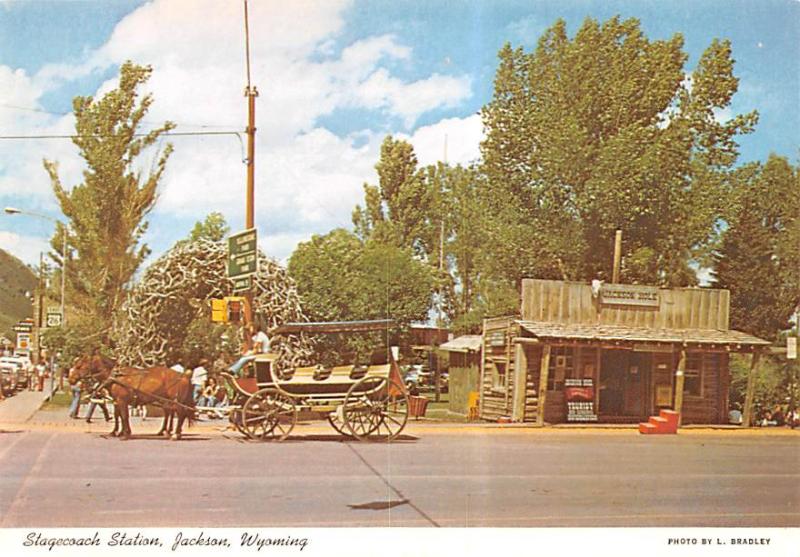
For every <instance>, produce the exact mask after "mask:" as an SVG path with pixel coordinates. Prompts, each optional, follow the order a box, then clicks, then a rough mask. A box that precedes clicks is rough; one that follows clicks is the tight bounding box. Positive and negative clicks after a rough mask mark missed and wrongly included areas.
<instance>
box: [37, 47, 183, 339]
mask: <svg viewBox="0 0 800 557" xmlns="http://www.w3.org/2000/svg"><path fill="white" fill-rule="evenodd" d="M151 71H152V70H151V68H150V67H147V66H137V65H135V64H133V63H131V62H126V63H124V64H123V65H122V67H121V68H120V77H119V84H118V86H117V88H115V89H114V90H112V91H110V92H108V93H106V94H105V95H103V97H102V98H101V99H99V100H96V99H94V98H92V97H76V98H75V100H74V101H73V110H74V114H75V132H76V133H75V137H74V139H73V143H74V144H75V145H76V146H77V147H78V149H79V152H80V155H81V157H83V159H84V161H85V163H86V170H84V173H83V177H84V179H83V182H82V183H79V184H76V185H75V186H73V187H72V188H65V187H64V186H63V185H62V183H61V180H60V178H59V175H58V163H57V162H53V161H48V160H45V161H44V167H45V170H46V171H47V172H48V174H49V175H50V179H51V181H52V187H53V191H54V193H55V195H56V198H57V199H58V202H59V204H60V206H61V210H62V212H63V213H64V215H65V216H66V217H67V219H69V223H70V234H69V246H70V249H71V250H74V259H73V260H72V261H69V262H68V269H69V271H68V276H67V279H68V286H69V288H68V291H69V299H70V300H71V305H73V306H74V307H76V308H79V309H78V310H76V311H77V312H78V314H77V315H76V317H77V319H78V321H79V322H81V323H83V324H84V325H86V326H85V327H84V328H85V329H89V330H91V329H93V331H94V332H93V333H91V334H90V336H93V337H97V338H98V339H100V340H101V342H103V343H107V342H108V335H107V332H108V330H109V328H110V325H111V322H112V317H113V315H114V312H115V311H116V309H117V308H118V307H119V306H120V304H121V303H122V302H123V300H124V298H125V294H126V287H127V285H128V284H129V282H130V280H131V278H132V277H133V275H134V273H135V272H136V270H137V269H138V268H139V266H140V265H141V263H142V261H143V260H144V259H145V258H146V257H147V256H148V254H149V253H150V251H149V249H148V248H147V246H146V245H144V244H142V243H141V238H142V235H143V234H144V233H145V231H146V229H147V223H146V221H145V220H144V217H145V216H146V215H147V213H148V212H149V211H150V210H151V209H152V207H153V205H154V203H155V200H156V194H157V188H158V183H159V181H160V179H161V177H162V175H163V173H164V170H165V168H166V164H167V160H168V159H169V155H170V153H171V152H172V146H171V145H167V146H166V148H165V149H164V150H163V152H161V153H156V154H155V155H154V157H155V162H154V164H153V165H152V167H151V170H150V171H149V172H146V171H143V170H141V169H140V166H139V165H137V163H138V162H139V161H140V159H141V157H142V155H143V153H144V152H145V150H146V149H148V148H152V147H153V146H154V145H156V143H157V142H158V141H159V139H160V137H161V136H162V134H164V133H165V132H167V131H169V130H170V129H172V128H173V127H174V124H172V123H171V122H166V123H165V124H164V125H162V126H160V127H158V128H155V129H152V130H151V131H149V132H146V133H142V132H140V126H141V124H142V122H143V119H144V118H145V116H146V115H147V112H148V110H149V108H150V106H151V104H152V102H153V98H152V96H151V95H144V96H140V94H139V92H138V89H139V88H140V87H141V86H142V85H143V84H144V83H145V82H146V81H147V80H148V78H149V77H150V74H151ZM58 233H60V231H59V232H57V234H58ZM58 240H59V238H55V240H54V242H56V243H57V242H58ZM67 256H69V255H68V254H67ZM71 322H73V320H72V319H71ZM81 326H83V325H81Z"/></svg>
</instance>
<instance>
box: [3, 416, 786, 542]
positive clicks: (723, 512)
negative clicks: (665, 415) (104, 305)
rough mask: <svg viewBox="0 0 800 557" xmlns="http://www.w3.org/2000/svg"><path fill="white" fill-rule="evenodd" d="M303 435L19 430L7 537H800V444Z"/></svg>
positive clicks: (11, 451) (11, 453) (536, 435)
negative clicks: (736, 532)
mask: <svg viewBox="0 0 800 557" xmlns="http://www.w3.org/2000/svg"><path fill="white" fill-rule="evenodd" d="M295 431H297V432H298V434H297V435H296V436H295V437H294V439H293V440H289V441H287V442H284V443H280V444H277V443H267V444H262V443H253V442H244V441H242V440H241V439H240V438H239V436H238V435H237V434H233V433H232V434H230V435H225V434H219V433H214V432H208V431H206V432H203V431H199V432H198V431H195V432H194V433H190V434H189V436H188V437H187V438H186V439H185V440H184V441H180V442H171V441H166V440H161V439H157V438H154V437H147V436H143V437H139V438H134V439H132V440H130V441H125V442H123V441H119V440H117V439H111V438H105V437H103V436H101V435H100V434H98V433H87V432H74V431H65V430H63V429H61V430H59V429H54V430H46V429H45V430H39V431H36V430H34V431H18V432H13V431H11V432H8V431H6V432H3V433H0V526H2V527H34V526H38V527H61V526H66V527H88V526H95V527H137V526H151V527H152V526H158V527H174V526H186V527H188V526H198V527H202V526H216V527H246V526H263V527H266V526H286V525H293V526H447V527H463V526H531V527H539V526H573V527H580V526H761V527H764V526H795V527H796V526H800V436H798V435H794V436H757V435H737V434H715V433H713V432H709V433H704V434H702V435H678V436H661V437H651V436H646V437H645V436H640V435H638V434H636V433H634V432H633V431H624V432H615V433H602V432H597V433H594V432H590V433H584V432H566V433H553V432H551V433H546V434H545V433H542V432H537V431H535V430H524V431H508V432H506V431H502V430H486V431H484V432H480V433H476V432H474V431H472V432H459V430H457V429H454V430H452V431H448V430H445V431H444V432H442V431H439V432H437V433H430V434H427V433H426V432H425V429H424V428H417V429H414V430H413V433H414V435H409V436H407V437H406V438H405V439H404V440H402V441H400V442H397V443H394V444H391V445H385V444H373V443H358V442H352V443H350V442H343V441H342V439H341V438H340V437H339V436H336V435H333V434H326V435H317V434H314V435H312V434H311V433H312V432H313V431H314V430H311V429H307V430H305V431H306V434H305V435H304V434H303V433H304V430H303V428H302V427H298V428H297V429H296V430H295ZM431 431H433V430H431Z"/></svg>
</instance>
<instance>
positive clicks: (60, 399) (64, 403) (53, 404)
mask: <svg viewBox="0 0 800 557" xmlns="http://www.w3.org/2000/svg"><path fill="white" fill-rule="evenodd" d="M71 402H72V394H71V393H66V392H57V393H54V394H53V396H51V397H50V400H48V401H46V402H45V403H44V404H43V405H42V410H55V409H58V408H69V405H70V403H71Z"/></svg>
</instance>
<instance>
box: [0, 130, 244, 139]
mask: <svg viewBox="0 0 800 557" xmlns="http://www.w3.org/2000/svg"><path fill="white" fill-rule="evenodd" d="M150 133H152V132H148V133H134V134H133V137H146V136H148V135H150ZM242 133H244V132H239V131H194V132H166V133H162V134H161V136H163V137H180V136H192V135H235V136H237V137H239V135H240V134H242ZM108 137H116V136H115V135H113V134H88V135H75V134H73V135H53V134H44V135H0V139H9V140H17V139H19V140H25V139H88V138H98V139H102V138H108Z"/></svg>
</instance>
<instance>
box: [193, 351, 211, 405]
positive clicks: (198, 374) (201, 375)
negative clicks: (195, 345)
mask: <svg viewBox="0 0 800 557" xmlns="http://www.w3.org/2000/svg"><path fill="white" fill-rule="evenodd" d="M207 365H208V360H206V359H205V358H202V359H201V360H200V362H199V364H198V366H197V367H196V368H194V370H192V387H193V397H194V401H195V402H198V400H199V399H200V395H201V394H202V393H203V387H205V384H206V380H207V379H208V370H206V368H205V366H207Z"/></svg>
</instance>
